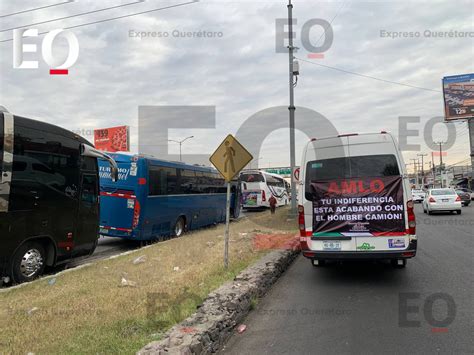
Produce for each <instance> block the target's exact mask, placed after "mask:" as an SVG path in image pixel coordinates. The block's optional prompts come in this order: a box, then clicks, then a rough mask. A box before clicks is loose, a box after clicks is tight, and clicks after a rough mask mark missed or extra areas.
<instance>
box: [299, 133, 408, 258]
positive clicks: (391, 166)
mask: <svg viewBox="0 0 474 355" xmlns="http://www.w3.org/2000/svg"><path fill="white" fill-rule="evenodd" d="M301 180H302V186H301V190H300V191H301V194H300V196H301V202H300V205H299V206H298V212H299V229H300V240H301V249H302V252H303V255H304V256H305V257H306V258H309V259H310V260H311V262H312V264H313V265H314V266H319V265H323V264H324V263H325V262H326V261H327V260H346V259H388V260H391V262H392V264H393V265H394V266H396V267H404V266H405V265H406V261H407V259H408V258H412V257H414V256H415V255H416V249H417V236H416V222H415V213H414V205H413V200H412V196H411V189H410V183H409V180H408V175H407V173H406V170H405V164H404V161H403V157H402V154H401V152H400V150H399V148H398V145H397V143H396V141H395V139H394V138H393V136H392V135H390V134H388V133H386V132H381V133H373V134H347V135H339V136H337V137H330V138H322V139H319V138H318V139H312V140H311V141H310V142H309V143H308V144H307V145H306V147H305V148H304V150H303V157H302V162H301Z"/></svg>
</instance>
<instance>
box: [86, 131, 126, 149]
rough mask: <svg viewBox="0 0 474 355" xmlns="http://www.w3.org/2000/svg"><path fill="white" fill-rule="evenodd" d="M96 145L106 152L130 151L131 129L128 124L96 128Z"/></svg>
mask: <svg viewBox="0 0 474 355" xmlns="http://www.w3.org/2000/svg"><path fill="white" fill-rule="evenodd" d="M94 145H95V147H96V148H97V149H99V150H102V151H105V152H128V151H130V131H129V127H128V126H119V127H110V128H101V129H95V130H94Z"/></svg>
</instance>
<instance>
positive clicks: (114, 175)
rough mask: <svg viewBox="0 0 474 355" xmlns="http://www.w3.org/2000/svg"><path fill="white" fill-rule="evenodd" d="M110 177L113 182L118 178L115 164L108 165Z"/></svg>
mask: <svg viewBox="0 0 474 355" xmlns="http://www.w3.org/2000/svg"><path fill="white" fill-rule="evenodd" d="M110 177H111V178H112V181H113V182H117V180H118V168H117V165H115V166H113V165H110Z"/></svg>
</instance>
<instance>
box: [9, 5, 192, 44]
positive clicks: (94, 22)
mask: <svg viewBox="0 0 474 355" xmlns="http://www.w3.org/2000/svg"><path fill="white" fill-rule="evenodd" d="M197 2H199V0H192V1H188V2H183V3H179V4H174V5H169V6H163V7H158V8H156V9H151V10H146V11H141V12H135V13H133V14H128V15H122V16H117V17H111V18H107V19H103V20H98V21H93V22H87V23H81V24H79V25H75V26H69V27H63V30H70V29H73V28H78V27H84V26H89V25H96V24H99V23H104V22H109V21H115V20H119V19H122V18H127V17H132V16H138V15H143V14H147V13H150V12H155V11H161V10H167V9H171V8H175V7H181V6H185V5H191V4H194V3H197ZM46 33H48V31H44V32H40V33H38V36H40V35H44V34H46ZM11 41H13V38H9V39H4V40H2V41H0V43H5V42H11Z"/></svg>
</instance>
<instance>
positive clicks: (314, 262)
mask: <svg viewBox="0 0 474 355" xmlns="http://www.w3.org/2000/svg"><path fill="white" fill-rule="evenodd" d="M311 264H312V265H313V266H314V267H318V266H324V265H326V260H319V259H312V260H311Z"/></svg>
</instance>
